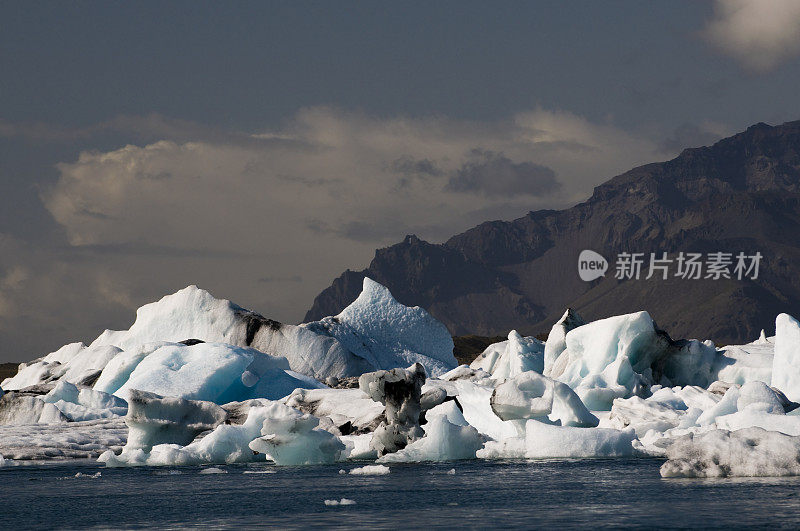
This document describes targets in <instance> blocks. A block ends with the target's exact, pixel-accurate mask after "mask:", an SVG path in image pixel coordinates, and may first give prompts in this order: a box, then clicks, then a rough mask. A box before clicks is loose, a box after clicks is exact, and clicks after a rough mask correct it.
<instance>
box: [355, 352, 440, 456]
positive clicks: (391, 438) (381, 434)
mask: <svg viewBox="0 0 800 531" xmlns="http://www.w3.org/2000/svg"><path fill="white" fill-rule="evenodd" d="M424 383H425V369H424V368H423V367H422V365H420V364H419V363H415V364H414V365H412V366H411V367H409V368H408V369H391V370H388V371H386V370H382V371H376V372H371V373H367V374H362V375H361V377H360V378H359V379H358V387H359V388H360V389H361V391H363V392H364V393H365V394H366V395H367V396H369V397H370V398H371V399H372V400H374V401H376V402H380V403H381V404H383V405H385V406H386V411H385V415H386V422H382V423H381V424H380V425H379V426H378V427H377V428H376V429H375V432H374V433H373V435H372V442H371V445H372V448H373V449H374V450H375V451H377V452H378V455H384V454H387V453H391V452H396V451H397V450H400V449H402V448H405V447H406V445H408V443H410V442H411V441H414V440H416V439H417V438H419V437H420V436H421V435H422V430H421V429H420V426H419V418H420V413H421V405H420V398H421V396H422V384H424Z"/></svg>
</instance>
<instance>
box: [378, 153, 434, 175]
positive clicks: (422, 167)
mask: <svg viewBox="0 0 800 531" xmlns="http://www.w3.org/2000/svg"><path fill="white" fill-rule="evenodd" d="M391 168H392V171H394V172H396V173H402V174H404V175H430V176H432V177H438V176H440V175H444V171H442V170H441V169H439V167H438V166H436V163H435V162H434V161H432V160H430V159H415V158H413V157H410V156H408V155H405V156H403V157H400V158H399V159H395V160H393V161H392V165H391Z"/></svg>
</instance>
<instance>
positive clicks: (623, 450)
mask: <svg viewBox="0 0 800 531" xmlns="http://www.w3.org/2000/svg"><path fill="white" fill-rule="evenodd" d="M635 438H636V435H635V433H634V431H633V430H624V431H619V430H612V429H604V428H574V427H569V426H551V425H549V424H544V423H542V422H538V421H535V420H529V421H528V422H526V423H525V457H528V458H549V457H621V456H630V455H633V454H634V450H633V446H632V445H631V443H632V442H633V440H634V439H635Z"/></svg>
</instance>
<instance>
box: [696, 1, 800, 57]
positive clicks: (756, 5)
mask: <svg viewBox="0 0 800 531" xmlns="http://www.w3.org/2000/svg"><path fill="white" fill-rule="evenodd" d="M703 36H704V37H705V38H706V40H707V41H708V42H709V43H710V44H711V45H712V46H713V47H714V48H716V49H717V50H719V51H720V52H722V53H724V54H726V55H729V56H731V57H733V58H734V59H736V60H737V61H739V62H740V63H741V64H742V65H743V66H744V67H745V68H746V69H748V70H751V71H754V72H767V71H770V70H773V69H775V68H777V67H778V65H780V64H781V63H783V62H785V61H788V60H789V59H791V58H792V57H794V56H796V55H798V54H800V2H797V0H770V1H768V2H765V1H762V0H716V2H715V5H714V18H713V19H712V20H711V21H710V22H709V24H708V26H707V27H706V28H705V30H704V32H703Z"/></svg>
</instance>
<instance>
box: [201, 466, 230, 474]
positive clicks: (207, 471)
mask: <svg viewBox="0 0 800 531" xmlns="http://www.w3.org/2000/svg"><path fill="white" fill-rule="evenodd" d="M200 473H201V474H227V473H228V471H227V470H222V469H221V468H217V467H214V466H212V467H211V468H204V469H203V470H201V471H200Z"/></svg>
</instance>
